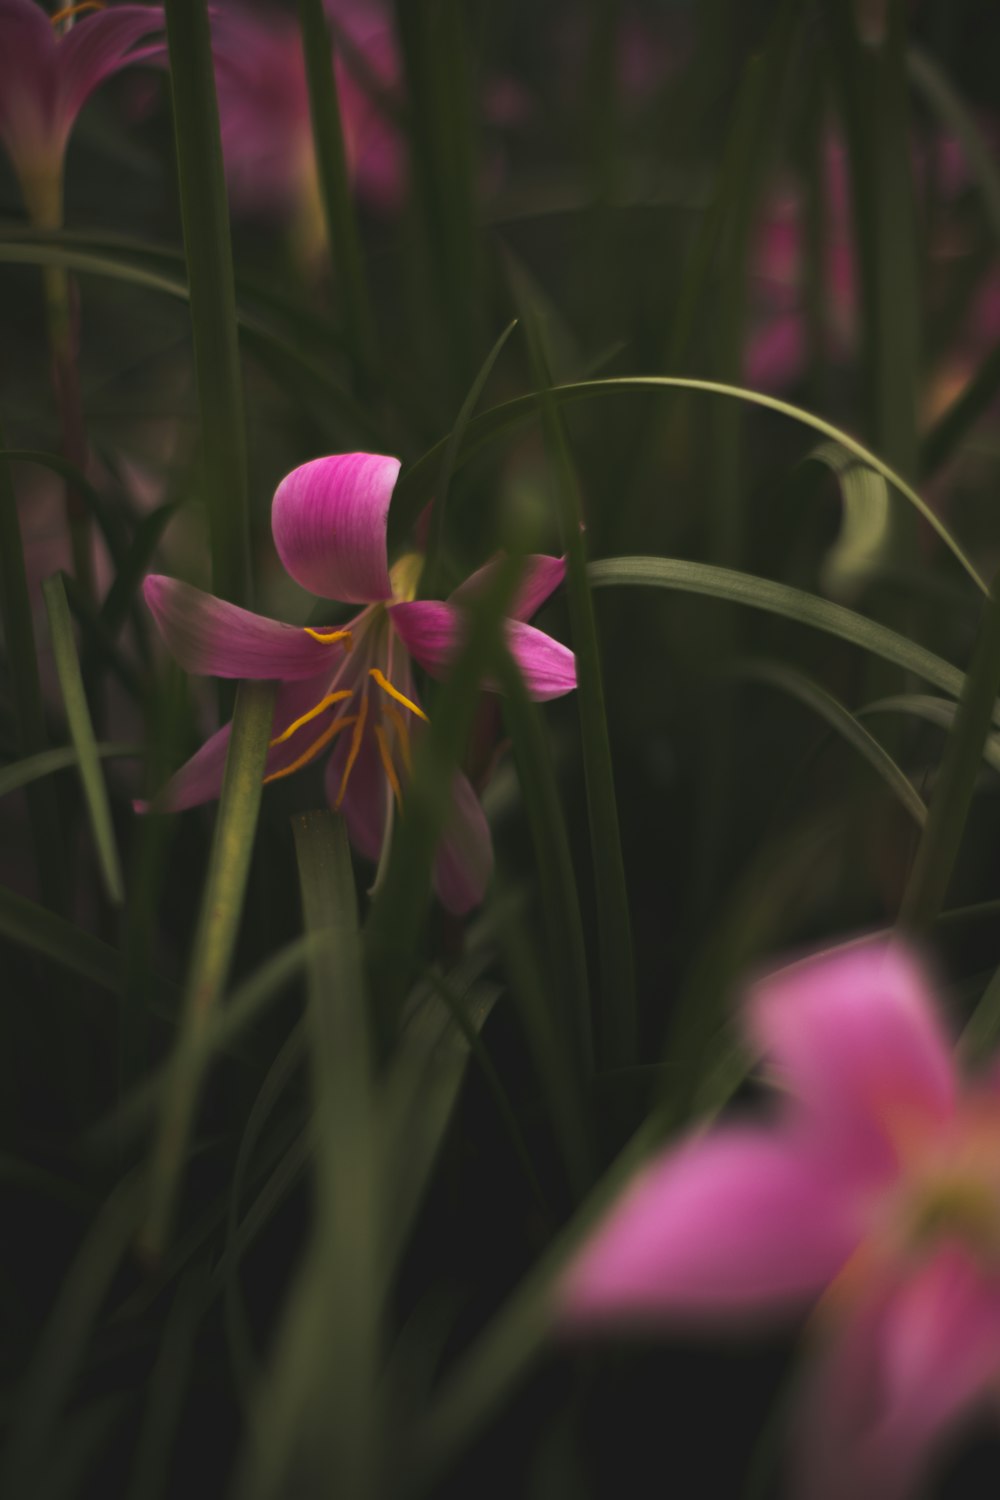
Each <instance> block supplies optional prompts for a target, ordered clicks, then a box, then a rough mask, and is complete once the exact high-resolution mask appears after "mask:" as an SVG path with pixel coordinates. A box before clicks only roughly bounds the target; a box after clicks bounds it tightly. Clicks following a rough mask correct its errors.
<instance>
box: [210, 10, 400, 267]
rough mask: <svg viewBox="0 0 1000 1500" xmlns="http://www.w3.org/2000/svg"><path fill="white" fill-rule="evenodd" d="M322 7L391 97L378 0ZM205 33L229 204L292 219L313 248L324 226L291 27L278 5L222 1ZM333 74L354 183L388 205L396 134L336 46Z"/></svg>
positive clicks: (395, 85)
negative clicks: (210, 45) (272, 9)
mask: <svg viewBox="0 0 1000 1500" xmlns="http://www.w3.org/2000/svg"><path fill="white" fill-rule="evenodd" d="M327 10H328V13H329V15H330V18H331V20H332V21H334V22H335V23H336V25H337V26H338V27H339V28H341V30H342V31H343V33H344V34H345V35H346V36H347V37H348V38H349V40H350V44H351V46H352V47H354V48H355V49H356V51H357V53H358V56H359V58H360V59H361V60H362V61H363V63H364V66H365V68H366V69H367V70H368V71H369V73H370V74H371V77H372V81H373V83H374V84H375V85H376V86H377V88H378V89H381V90H383V91H384V92H385V94H386V95H388V96H391V95H393V94H395V93H398V90H399V85H400V75H401V69H400V62H399V57H398V54H397V49H396V42H395V38H394V36H393V32H392V29H391V27H390V24H389V19H388V16H387V14H386V12H385V10H384V8H383V6H382V5H381V4H380V3H379V0H365V3H364V4H360V3H357V0H328V4H327ZM212 32H213V47H214V52H215V72H216V86H217V89H218V97H219V123H220V127H221V130H222V149H223V155H224V158H225V167H226V179H227V181H228V184H229V191H230V195H231V198H232V202H233V207H234V208H235V209H236V210H237V211H239V212H241V213H245V214H258V215H276V216H279V217H290V218H295V219H297V221H298V228H299V232H300V233H301V234H302V235H303V237H304V240H305V243H306V247H307V249H309V250H311V251H313V252H314V251H315V249H316V246H317V244H318V243H321V241H322V234H323V230H322V219H321V214H320V207H319V189H318V185H317V179H316V161H315V157H314V154H313V144H312V127H311V124H310V118H309V91H308V87H307V84H306V74H305V63H304V61H303V56H302V39H301V35H300V32H299V27H298V24H297V22H296V21H295V20H294V19H293V18H292V17H290V16H285V15H282V14H280V13H279V12H268V11H264V10H260V11H258V10H256V9H254V8H252V7H250V6H243V5H240V4H238V3H233V0H228V3H227V4H225V5H224V6H222V7H219V8H218V9H217V10H216V11H215V12H214V14H213V21H212ZM336 77H337V89H338V94H339V98H340V114H341V123H342V126H343V131H344V145H345V150H346V155H347V165H348V171H349V173H350V175H351V180H352V181H353V183H354V186H355V189H356V191H357V193H358V195H359V196H360V197H361V198H363V199H364V200H365V201H366V202H367V203H368V204H369V205H370V206H372V207H374V208H376V209H378V210H379V211H381V212H391V211H393V210H395V209H397V208H398V207H399V205H400V203H401V201H402V198H403V194H404V190H405V174H404V161H403V149H404V148H403V141H402V138H401V136H400V133H399V131H398V129H397V128H396V125H395V124H394V122H393V121H392V120H391V119H390V118H389V116H388V114H387V113H386V111H385V109H384V108H383V107H382V106H381V105H380V104H379V103H378V102H377V101H376V100H375V99H373V98H372V95H371V92H370V91H369V90H368V89H367V88H366V87H364V86H363V85H362V84H361V83H360V82H359V81H358V79H357V78H356V77H355V75H354V73H353V72H352V71H351V67H350V66H349V64H348V63H347V62H346V61H345V59H344V57H343V55H342V52H341V49H339V48H338V49H337V52H336Z"/></svg>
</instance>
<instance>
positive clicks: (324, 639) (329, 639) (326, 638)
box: [302, 625, 354, 651]
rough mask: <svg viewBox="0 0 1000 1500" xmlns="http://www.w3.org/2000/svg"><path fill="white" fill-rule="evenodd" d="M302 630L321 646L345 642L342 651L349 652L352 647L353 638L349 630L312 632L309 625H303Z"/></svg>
mask: <svg viewBox="0 0 1000 1500" xmlns="http://www.w3.org/2000/svg"><path fill="white" fill-rule="evenodd" d="M302 629H303V630H304V631H305V633H306V635H311V636H312V638H313V640H314V641H319V643H320V645H321V646H332V645H333V643H334V641H346V642H347V644H346V645H345V647H344V650H345V651H350V649H351V647H352V646H353V645H354V637H353V636H352V634H351V632H350V631H349V630H313V628H312V627H311V626H310V625H303V627H302Z"/></svg>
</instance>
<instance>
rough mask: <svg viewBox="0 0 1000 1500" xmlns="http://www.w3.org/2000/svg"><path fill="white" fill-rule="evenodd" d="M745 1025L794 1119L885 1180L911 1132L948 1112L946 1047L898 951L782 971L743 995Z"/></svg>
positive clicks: (916, 977)
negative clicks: (789, 1099) (787, 1096)
mask: <svg viewBox="0 0 1000 1500" xmlns="http://www.w3.org/2000/svg"><path fill="white" fill-rule="evenodd" d="M749 1026H750V1031H751V1034H752V1037H753V1039H754V1041H755V1042H756V1043H757V1045H758V1046H759V1047H760V1048H761V1050H762V1051H763V1052H764V1054H765V1056H766V1057H767V1058H768V1060H769V1062H770V1063H771V1065H772V1066H773V1068H774V1071H775V1073H776V1075H777V1080H778V1082H779V1083H781V1084H783V1085H784V1086H785V1087H786V1088H788V1089H789V1090H790V1091H791V1093H792V1094H793V1095H794V1097H795V1106H794V1107H795V1108H796V1110H797V1111H798V1112H799V1114H800V1115H801V1116H802V1117H803V1118H804V1119H807V1120H808V1121H810V1122H811V1124H812V1125H813V1126H814V1127H815V1128H816V1130H817V1131H818V1133H819V1134H820V1135H822V1136H824V1137H825V1138H826V1139H827V1140H829V1141H830V1142H831V1143H832V1142H837V1146H838V1149H840V1150H842V1151H847V1152H850V1153H852V1154H853V1156H854V1158H855V1164H856V1166H857V1167H858V1169H859V1170H862V1171H864V1172H866V1173H872V1174H874V1175H875V1176H881V1175H883V1174H885V1173H889V1174H890V1175H891V1174H892V1173H893V1172H894V1171H895V1170H896V1169H897V1168H898V1163H899V1158H900V1154H901V1152H904V1151H906V1150H908V1149H909V1147H910V1145H911V1144H912V1141H913V1137H914V1132H917V1131H923V1130H928V1129H930V1130H937V1129H939V1128H940V1126H941V1125H942V1124H943V1123H944V1122H945V1121H946V1120H948V1119H949V1118H950V1117H951V1115H952V1113H953V1111H954V1106H955V1094H956V1077H955V1069H954V1065H953V1061H952V1055H951V1048H950V1045H949V1041H948V1038H947V1036H946V1034H945V1031H944V1028H943V1026H942V1024H941V1021H940V1018H939V1016H938V1013H937V1010H936V1009H935V1003H934V999H933V996H932V994H931V991H930V988H929V986H928V984H927V980H926V978H925V976H924V973H923V971H922V969H921V968H920V966H919V964H918V963H917V961H916V959H915V958H914V957H913V956H912V955H911V954H910V953H909V952H907V951H906V949H904V948H903V947H902V946H901V945H900V944H899V943H896V942H892V941H886V940H880V941H873V942H865V943H857V944H853V945H851V946H849V947H845V948H841V949H837V950H834V951H831V952H829V953H825V954H820V955H818V956H817V957H815V958H810V959H807V960H806V961H805V962H803V963H799V964H794V965H793V966H792V967H791V968H788V969H784V970H782V971H781V972H780V973H778V974H775V975H773V976H772V977H771V978H769V979H766V980H764V981H763V982H762V983H761V984H759V985H758V987H757V989H756V990H755V992H754V994H753V995H752V996H751V999H750V1006H749Z"/></svg>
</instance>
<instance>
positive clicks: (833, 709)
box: [734, 661, 927, 828]
mask: <svg viewBox="0 0 1000 1500" xmlns="http://www.w3.org/2000/svg"><path fill="white" fill-rule="evenodd" d="M734 670H735V673H736V675H737V676H738V677H741V678H744V679H746V680H748V681H750V682H762V683H765V684H766V685H767V686H768V687H773V688H777V689H778V691H779V692H783V693H789V694H790V695H791V696H792V697H793V698H797V699H798V701H799V702H800V703H802V704H804V705H805V707H806V708H809V709H812V711H813V712H814V713H816V714H818V715H819V717H820V718H821V719H824V720H825V721H826V723H827V724H829V726H830V728H831V729H833V730H834V731H835V732H836V733H837V734H839V735H840V737H841V739H843V740H844V741H846V743H847V744H848V745H850V746H851V748H852V749H853V750H856V751H857V752H858V754H859V755H860V756H862V757H863V759H864V760H866V761H867V762H868V764H869V765H870V766H871V767H872V769H873V771H875V773H876V775H878V776H880V777H881V778H882V780H883V781H884V782H885V784H886V786H887V787H888V788H889V790H890V791H891V792H892V794H893V796H894V797H896V799H897V800H898V801H899V803H900V805H901V806H902V807H904V808H905V809H906V811H907V812H908V813H909V815H910V817H911V818H912V819H913V821H914V822H915V823H916V825H917V827H918V828H923V827H924V824H925V823H926V821H927V808H926V807H925V805H924V801H923V798H922V797H921V796H920V794H919V792H918V791H917V790H916V788H915V787H914V786H913V783H912V782H911V781H910V778H909V777H908V776H907V774H906V772H905V771H904V770H902V768H901V767H900V766H898V765H897V764H896V762H895V761H894V760H893V758H892V756H891V755H890V754H889V753H888V751H887V750H885V749H884V748H883V746H882V745H880V744H879V742H878V740H877V739H876V738H875V736H874V735H873V734H870V733H869V732H868V730H867V729H865V727H864V725H863V724H859V723H858V721H857V719H856V718H855V717H854V715H853V714H852V713H851V712H850V710H849V709H847V708H845V707H844V705H843V704H842V703H841V702H839V701H838V699H836V698H835V697H834V696H833V695H832V693H828V692H827V691H826V689H825V688H822V687H820V685H819V683H817V682H813V681H812V679H811V678H810V677H807V676H806V674H805V673H804V672H798V671H796V670H795V668H794V667H789V666H786V665H785V664H784V663H783V662H777V661H749V662H742V663H739V664H738V665H737V666H736V667H735V669H734Z"/></svg>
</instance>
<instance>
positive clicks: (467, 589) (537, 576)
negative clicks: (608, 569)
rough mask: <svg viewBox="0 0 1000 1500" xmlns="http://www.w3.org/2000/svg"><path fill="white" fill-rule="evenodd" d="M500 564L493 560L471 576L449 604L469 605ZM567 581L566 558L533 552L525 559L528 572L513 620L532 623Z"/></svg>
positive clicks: (516, 599) (520, 586) (512, 610)
mask: <svg viewBox="0 0 1000 1500" xmlns="http://www.w3.org/2000/svg"><path fill="white" fill-rule="evenodd" d="M500 561H501V559H500V558H499V557H491V558H490V560H489V562H487V563H484V564H483V566H482V567H481V568H477V569H476V571H475V572H474V573H470V574H469V576H468V578H467V579H466V580H465V582H464V583H460V584H459V586H458V588H457V589H455V590H454V591H453V593H452V594H451V596H450V598H449V601H448V602H449V603H450V604H460V603H462V602H463V601H464V602H465V603H468V602H469V600H470V599H472V598H474V597H475V596H476V594H479V593H481V592H482V591H483V589H484V588H485V587H486V585H487V584H488V583H489V581H490V579H491V578H492V577H493V575H494V573H495V572H496V570H497V568H498V567H499V565H500ZM565 577H566V559H565V557H550V556H548V554H547V553H544V552H533V553H532V554H531V555H530V556H529V557H527V558H525V562H524V572H523V573H522V574H521V581H520V583H519V584H518V586H517V591H516V593H515V594H514V599H513V602H512V604H511V607H510V617H511V619H512V620H530V619H531V616H532V615H533V614H534V613H535V611H536V610H538V609H541V607H542V605H543V604H544V603H545V601H546V599H548V598H549V596H550V595H551V594H553V593H555V591H556V589H557V588H558V587H559V585H560V584H561V583H562V581H563V579H564V578H565Z"/></svg>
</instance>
